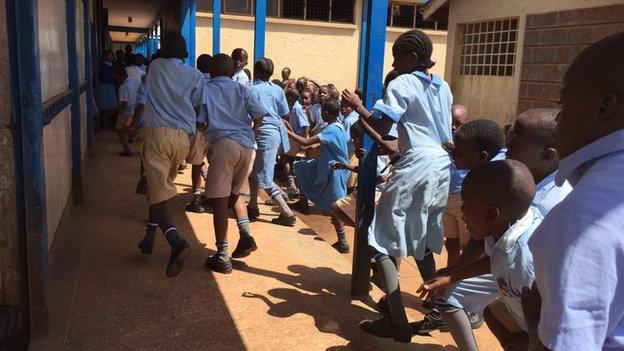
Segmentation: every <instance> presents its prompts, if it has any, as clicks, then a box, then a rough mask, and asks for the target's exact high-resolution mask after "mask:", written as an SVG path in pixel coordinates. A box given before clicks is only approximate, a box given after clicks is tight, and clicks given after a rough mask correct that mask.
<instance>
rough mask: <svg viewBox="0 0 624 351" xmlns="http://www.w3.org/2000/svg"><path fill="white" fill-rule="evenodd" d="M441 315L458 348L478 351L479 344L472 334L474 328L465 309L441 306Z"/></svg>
mask: <svg viewBox="0 0 624 351" xmlns="http://www.w3.org/2000/svg"><path fill="white" fill-rule="evenodd" d="M440 313H441V314H442V319H444V323H446V326H447V327H448V328H449V331H450V332H451V335H452V336H453V340H455V343H456V344H457V348H459V349H460V350H461V351H477V350H478V347H477V342H476V341H475V338H474V335H473V334H472V327H471V325H470V321H469V320H468V314H466V311H464V309H463V308H457V307H452V306H441V307H440Z"/></svg>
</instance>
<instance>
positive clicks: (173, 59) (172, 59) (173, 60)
mask: <svg viewBox="0 0 624 351" xmlns="http://www.w3.org/2000/svg"><path fill="white" fill-rule="evenodd" d="M165 60H167V61H169V62H171V63H173V64H175V65H176V66H181V65H183V64H184V60H182V59H180V58H177V57H170V58H166V59H165Z"/></svg>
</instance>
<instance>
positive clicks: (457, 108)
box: [451, 105, 468, 122]
mask: <svg viewBox="0 0 624 351" xmlns="http://www.w3.org/2000/svg"><path fill="white" fill-rule="evenodd" d="M453 110H455V111H458V110H459V111H462V112H463V113H465V114H466V117H468V109H467V108H466V106H464V105H453V106H451V116H452V117H453V118H455V116H454V114H453ZM453 122H455V121H453Z"/></svg>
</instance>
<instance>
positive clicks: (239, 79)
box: [232, 69, 251, 87]
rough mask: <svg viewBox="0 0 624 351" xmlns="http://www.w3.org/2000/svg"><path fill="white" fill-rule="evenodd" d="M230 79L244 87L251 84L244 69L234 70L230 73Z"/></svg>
mask: <svg viewBox="0 0 624 351" xmlns="http://www.w3.org/2000/svg"><path fill="white" fill-rule="evenodd" d="M232 80H233V81H235V82H236V83H239V84H242V85H244V86H246V87H248V86H250V85H251V82H250V81H249V77H247V73H245V71H244V70H242V69H239V70H237V71H236V72H234V75H232Z"/></svg>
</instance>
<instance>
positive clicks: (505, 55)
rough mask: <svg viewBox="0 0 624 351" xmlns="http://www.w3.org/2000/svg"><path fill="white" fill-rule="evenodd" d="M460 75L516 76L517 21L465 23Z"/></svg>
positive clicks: (515, 19) (510, 19) (513, 19)
mask: <svg viewBox="0 0 624 351" xmlns="http://www.w3.org/2000/svg"><path fill="white" fill-rule="evenodd" d="M461 27H462V37H461V55H460V65H459V74H460V75H472V76H513V75H514V70H515V63H516V62H515V60H516V46H517V38H518V19H517V18H509V19H503V20H497V21H488V22H479V23H468V24H462V25H461Z"/></svg>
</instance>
